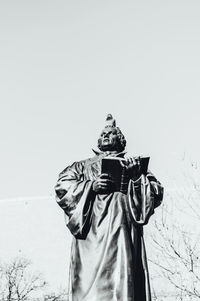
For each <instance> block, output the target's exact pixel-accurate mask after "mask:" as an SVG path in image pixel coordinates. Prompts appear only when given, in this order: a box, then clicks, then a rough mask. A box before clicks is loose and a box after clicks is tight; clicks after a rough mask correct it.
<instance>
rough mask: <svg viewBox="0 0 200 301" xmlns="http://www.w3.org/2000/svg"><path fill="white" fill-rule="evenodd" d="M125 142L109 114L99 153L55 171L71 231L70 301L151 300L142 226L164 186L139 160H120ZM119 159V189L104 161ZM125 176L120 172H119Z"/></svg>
mask: <svg viewBox="0 0 200 301" xmlns="http://www.w3.org/2000/svg"><path fill="white" fill-rule="evenodd" d="M125 146H126V140H125V138H124V135H123V134H122V132H121V131H120V129H119V128H118V127H116V122H115V120H114V119H113V118H112V115H110V114H109V115H108V116H107V119H106V125H105V127H104V129H103V131H102V133H101V135H100V138H99V140H98V147H99V149H100V152H96V151H95V156H94V157H92V158H90V159H86V160H83V161H80V162H75V163H73V164H72V165H71V166H69V167H67V168H66V169H64V171H63V172H61V174H60V175H59V179H58V182H57V185H56V187H55V190H56V195H57V202H58V204H59V205H60V206H61V208H62V209H63V210H64V212H65V217H66V224H67V227H68V228H69V230H70V231H71V233H72V235H73V241H72V249H71V264H70V285H69V299H68V300H69V301H150V300H151V294H150V285H149V275H148V268H147V259H146V253H145V246H144V240H143V226H144V225H145V224H147V223H148V220H149V218H150V216H151V215H152V214H153V213H154V209H155V208H156V207H157V206H159V205H160V203H161V201H162V197H163V188H162V186H161V184H160V183H159V182H158V181H157V180H156V178H155V177H154V176H153V174H152V173H151V172H149V171H147V172H142V171H141V170H142V169H141V159H140V158H130V159H127V160H124V159H123V158H124V156H125V152H124V149H125ZM105 159H109V160H110V161H109V162H111V163H112V162H114V164H115V162H120V166H122V170H123V172H124V171H125V175H126V177H125V179H126V182H127V190H126V191H125V192H121V190H120V188H119V189H118V190H117V189H116V185H115V181H114V180H113V178H112V177H111V176H110V175H109V174H108V173H102V162H103V160H104V162H106V164H107V162H108V161H106V160H105ZM123 175H124V174H123Z"/></svg>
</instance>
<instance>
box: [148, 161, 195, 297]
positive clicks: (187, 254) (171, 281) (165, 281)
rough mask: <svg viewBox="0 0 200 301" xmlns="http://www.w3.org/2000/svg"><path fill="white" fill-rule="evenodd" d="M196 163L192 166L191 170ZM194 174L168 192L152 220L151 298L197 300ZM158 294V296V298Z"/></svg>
mask: <svg viewBox="0 0 200 301" xmlns="http://www.w3.org/2000/svg"><path fill="white" fill-rule="evenodd" d="M194 168H196V166H195V167H194V166H192V169H194ZM198 181H199V177H196V176H193V177H190V178H189V180H188V178H187V183H186V185H185V188H183V189H182V190H181V189H177V191H176V190H174V191H171V192H169V193H167V196H166V197H165V203H164V204H163V206H162V208H161V211H160V213H161V214H160V219H159V220H158V219H156V218H155V219H154V222H153V225H152V230H151V235H150V240H151V242H152V246H151V255H150V256H149V257H150V259H149V261H150V262H151V263H152V264H153V265H151V268H152V271H154V273H153V274H154V275H153V277H152V278H153V279H152V283H153V289H152V292H153V294H152V295H153V300H155V301H156V300H159V301H161V300H162V296H163V297H164V300H173V301H174V300H179V301H181V300H184V301H191V300H192V301H195V300H199V299H200V260H199V259H200V228H199V223H200V189H199V187H200V186H199V183H198ZM189 182H190V183H189ZM159 296H160V297H159Z"/></svg>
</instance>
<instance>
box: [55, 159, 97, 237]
mask: <svg viewBox="0 0 200 301" xmlns="http://www.w3.org/2000/svg"><path fill="white" fill-rule="evenodd" d="M84 165H85V162H84V161H81V162H75V163H73V164H72V165H71V166H69V167H67V168H66V169H64V170H63V171H62V172H61V173H60V175H59V178H58V181H57V183H56V186H55V192H56V201H57V203H58V205H59V206H60V207H61V208H62V209H63V210H64V212H65V217H66V224H67V227H68V228H69V229H70V231H71V233H72V234H73V235H74V236H75V237H77V238H84V236H85V234H86V231H87V230H88V227H89V223H90V218H91V211H92V206H93V200H94V196H93V191H92V183H93V182H92V181H90V180H85V179H84V176H83V169H84Z"/></svg>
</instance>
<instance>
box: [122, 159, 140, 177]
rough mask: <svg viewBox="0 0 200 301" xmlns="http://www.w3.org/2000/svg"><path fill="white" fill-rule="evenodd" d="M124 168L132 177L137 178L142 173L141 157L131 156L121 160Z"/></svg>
mask: <svg viewBox="0 0 200 301" xmlns="http://www.w3.org/2000/svg"><path fill="white" fill-rule="evenodd" d="M120 164H121V166H122V168H124V169H125V170H126V173H127V175H128V177H129V178H130V179H133V180H137V179H138V177H140V175H141V174H142V171H141V160H140V157H130V158H127V159H126V160H125V161H122V160H121V161H120Z"/></svg>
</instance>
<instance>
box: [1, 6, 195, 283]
mask: <svg viewBox="0 0 200 301" xmlns="http://www.w3.org/2000/svg"><path fill="white" fill-rule="evenodd" d="M199 15H200V1H198V0H188V1H185V0H182V1H180V0H179V1H178V0H168V1H163V0H162V1H161V0H155V1H151V0H150V1H149V0H148V1H147V0H144V1H138V0H137V1H132V0H130V1H119V0H115V1H110V0H106V1H105V0H101V1H96V0H93V1H87V0H85V1H80V0H76V1H69V0H57V1H52V0H48V1H47V0H43V1H42V0H34V1H27V0H26V1H25V0H18V1H14V0H11V1H9V0H7V1H6V0H2V1H1V2H0V43H1V46H0V84H1V85H0V101H1V102H0V104H1V109H0V137H1V148H0V149H1V152H0V183H1V186H0V187H1V188H0V199H7V198H15V197H26V196H30V197H31V196H32V197H34V196H48V195H50V194H53V187H54V185H55V182H56V179H57V175H58V173H59V172H60V171H61V170H62V169H64V168H65V167H66V166H67V165H68V164H70V163H72V162H73V161H75V160H81V159H85V158H87V157H90V156H92V152H91V148H95V147H96V142H97V138H98V135H99V133H100V131H101V129H102V127H103V126H104V120H105V117H106V115H107V113H112V114H113V115H114V117H115V118H116V120H117V124H118V126H119V127H120V128H121V129H122V131H123V132H124V134H125V136H126V138H127V141H128V144H127V150H128V153H129V155H140V154H144V155H150V156H151V166H150V168H151V170H152V171H153V172H154V173H155V175H156V176H157V177H158V178H159V180H160V181H161V182H162V183H163V184H164V186H165V187H167V188H168V187H169V188H174V187H175V188H176V187H178V186H181V185H182V182H181V181H180V161H181V160H182V159H183V157H184V155H185V154H186V156H187V158H188V159H189V160H190V159H191V160H193V161H197V162H199V153H200V139H199V137H198V136H199V135H198V134H199V129H200V121H199V114H200V102H199V99H200V85H199V82H200V55H199V53H200V18H199ZM5 204H6V203H5V201H3V202H2V208H3V209H2V219H1V222H2V227H4V229H7V230H8V233H9V235H8V234H5V233H3V232H2V233H1V240H2V241H4V240H6V235H8V237H12V238H11V239H10V240H11V241H12V239H13V237H18V240H14V241H16V244H13V246H12V245H11V244H8V246H7V249H6V248H5V249H2V250H1V256H4V255H3V254H8V253H9V252H8V250H10V253H9V254H10V255H11V253H12V251H13V249H12V248H13V247H14V246H15V245H16V250H17V251H19V250H18V249H19V247H20V246H21V247H22V249H23V248H24V250H25V251H26V253H27V252H30V254H29V253H28V255H30V256H31V252H32V253H34V254H35V255H34V256H35V261H36V263H37V260H38V262H40V265H41V268H42V269H43V270H45V269H46V273H47V274H49V275H51V277H52V279H55V278H56V279H57V281H60V280H58V279H61V278H62V279H63V277H64V276H63V275H61V274H62V273H65V271H66V270H65V268H64V267H63V264H64V260H67V258H64V257H65V255H64V252H65V250H64V245H65V243H66V242H65V240H66V237H65V238H64V232H65V230H64V221H63V220H62V218H63V215H62V212H61V210H60V211H59V208H58V209H57V211H56V209H55V216H53V212H54V208H55V207H54V205H53V203H52V205H51V209H49V207H48V206H47V207H48V208H46V207H45V205H44V204H43V203H41V205H40V206H41V207H40V206H36V203H35V204H34V205H31V204H32V203H30V206H27V207H26V206H25V207H23V206H18V205H17V203H16V205H13V201H12V202H11V203H9V206H8V207H7V209H9V210H8V212H9V214H8V215H7V217H6V206H5ZM42 204H43V205H42ZM45 204H46V203H45ZM31 206H32V207H31ZM21 208H22V209H21ZM29 208H30V209H29ZM34 208H35V209H34ZM40 208H41V210H40ZM45 212H46V215H45V214H44V215H43V214H42V213H45ZM29 214H30V216H29ZM59 214H60V215H59ZM37 219H38V220H37ZM58 220H59V221H60V222H59V224H57V221H58ZM12 221H13V222H15V223H13V222H12ZM55 223H56V224H55ZM9 225H10V227H9ZM15 225H16V226H15ZM37 225H38V226H37ZM62 225H63V226H62ZM2 227H1V228H2ZM61 228H62V231H61ZM22 229H23V230H22ZM34 229H35V232H34ZM48 229H49V230H48ZM50 229H51V230H52V229H54V230H55V232H49V231H50ZM23 231H24V232H23ZM59 231H61V232H60V233H61V234H60V235H59V234H58V233H59ZM15 233H16V234H15ZM17 233H20V235H18V236H17ZM45 233H46V234H45ZM47 233H48V234H47ZM51 233H53V234H52V235H53V240H52V241H51ZM57 234H58V235H59V236H58V235H57ZM46 235H47V236H46ZM48 235H50V236H48ZM43 237H46V241H45V240H44V241H43V240H42V238H43ZM56 237H57V244H54V241H56ZM28 238H30V240H29V241H28V240H27V239H28ZM41 240H42V241H43V244H41ZM29 243H30V245H29ZM5 244H6V243H5ZM5 244H4V246H5ZM40 246H41V253H40V250H39V248H40ZM45 246H46V247H47V249H48V248H50V249H51V246H53V249H51V251H49V252H48V250H47V258H46V257H45V256H44V254H45V253H44V252H45V250H44V249H43V248H45ZM54 247H55V249H54ZM31 250H32V251H31ZM60 250H61V253H62V254H60V253H59V251H60ZM22 251H23V250H22ZM66 252H68V251H67V249H66ZM40 254H42V256H40ZM55 254H56V256H55ZM58 254H60V256H57V255H58ZM66 254H67V253H66ZM32 255H33V254H32ZM45 255H46V254H45ZM34 256H33V257H34ZM53 256H55V258H54V257H53ZM45 258H46V259H45ZM56 258H57V260H58V261H56ZM49 262H54V264H51V265H49ZM61 266H62V268H61ZM56 267H60V273H61V274H60V275H59V276H58V275H57V274H54V273H53V272H52V271H53V270H54V271H55V272H56ZM48 268H49V269H48ZM57 270H58V268H57ZM49 277H50V276H49ZM63 281H65V280H63Z"/></svg>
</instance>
